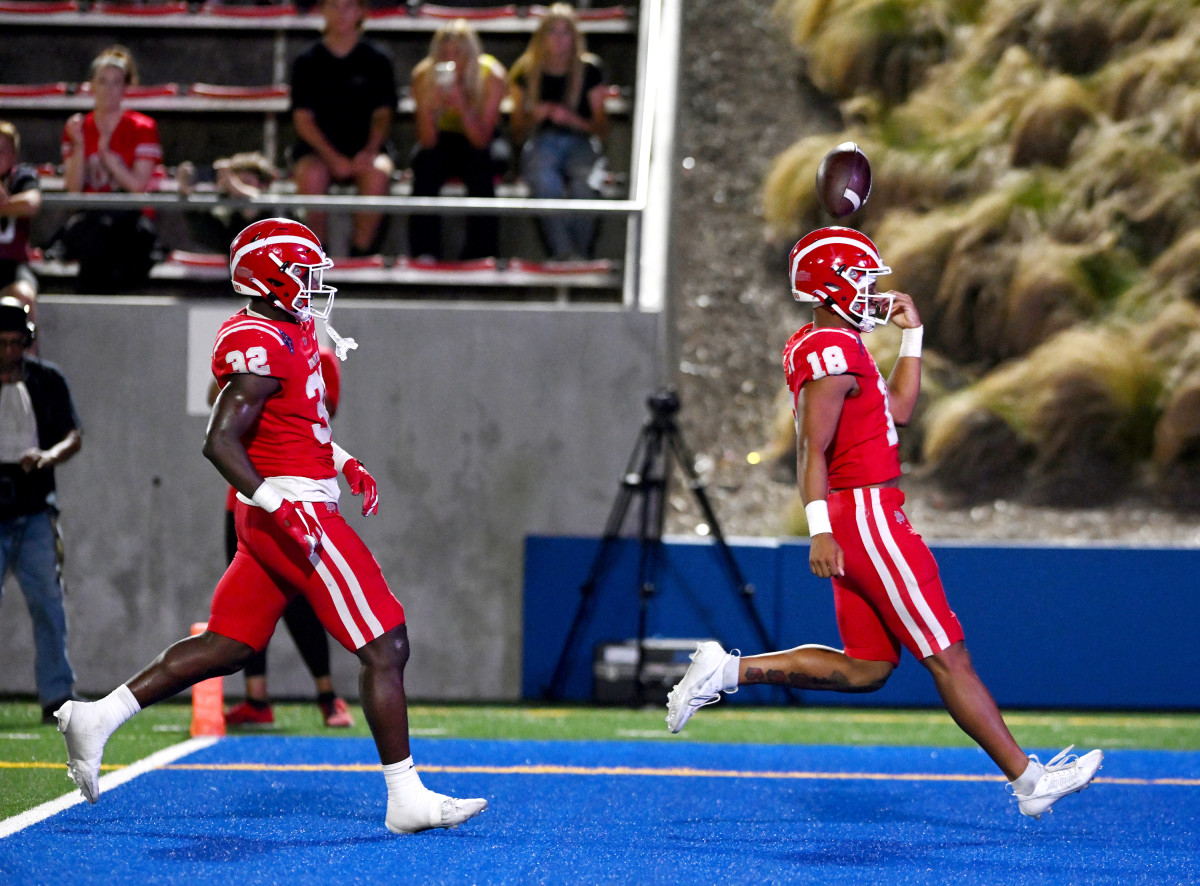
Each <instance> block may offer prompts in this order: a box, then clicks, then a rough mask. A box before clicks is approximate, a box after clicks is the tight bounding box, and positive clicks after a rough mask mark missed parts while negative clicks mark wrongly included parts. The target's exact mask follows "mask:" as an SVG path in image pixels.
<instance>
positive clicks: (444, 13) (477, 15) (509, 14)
mask: <svg viewBox="0 0 1200 886" xmlns="http://www.w3.org/2000/svg"><path fill="white" fill-rule="evenodd" d="M417 15H418V16H421V17H422V18H436V19H456V18H465V19H467V20H468V21H487V20H491V19H498V18H516V17H517V7H516V6H438V5H437V4H434V3H422V4H421V5H420V6H418V7H417Z"/></svg>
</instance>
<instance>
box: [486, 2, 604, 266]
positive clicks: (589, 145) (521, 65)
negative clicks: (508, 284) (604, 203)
mask: <svg viewBox="0 0 1200 886" xmlns="http://www.w3.org/2000/svg"><path fill="white" fill-rule="evenodd" d="M509 82H510V84H511V90H510V93H511V96H512V131H513V138H514V139H515V140H516V141H517V142H524V147H523V148H522V151H521V174H522V176H523V177H524V179H525V181H526V182H527V183H528V184H529V190H530V194H531V196H533V197H543V198H561V197H569V198H574V199H594V198H596V197H598V196H599V191H598V190H597V188H596V187H595V186H594V183H593V180H594V178H595V177H596V176H597V175H599V174H600V173H602V171H603V164H604V154H603V148H602V140H603V139H604V137H605V136H606V135H607V134H608V116H607V115H606V113H605V110H604V97H605V94H606V93H607V91H608V90H607V86H606V85H605V77H604V72H603V70H602V69H601V66H600V60H599V59H598V58H597V57H596V56H594V55H592V54H591V53H590V52H588V51H587V46H586V43H585V40H584V36H583V32H582V31H580V29H579V21H578V18H577V17H576V15H575V9H574V7H572V6H571V5H570V4H567V3H555V4H554V5H553V6H551V7H550V8H549V9H548V10H547V11H546V14H545V15H544V16H543V17H542V20H541V22H540V23H539V24H538V27H537V30H535V31H534V32H533V37H532V38H531V39H530V41H529V46H528V48H526V50H525V52H524V53H523V54H522V55H521V57H520V58H518V59H517V61H516V62H515V63H514V64H513V66H512V72H511V73H510V75H509ZM540 222H541V228H542V236H543V238H544V239H545V241H546V247H547V249H548V250H549V251H550V254H551V256H552V257H553V258H555V259H569V258H579V257H586V256H588V255H590V254H591V249H592V241H593V240H594V238H595V232H596V220H595V219H594V218H591V217H588V216H561V215H555V216H547V217H544V218H542V219H540Z"/></svg>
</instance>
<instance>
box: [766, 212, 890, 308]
mask: <svg viewBox="0 0 1200 886" xmlns="http://www.w3.org/2000/svg"><path fill="white" fill-rule="evenodd" d="M788 270H789V276H790V277H791V280H792V297H793V298H795V299H796V301H802V302H817V303H819V304H821V305H823V306H824V307H827V308H829V309H830V310H831V311H833V312H834V313H835V314H837V315H838V316H839V317H841V318H842V319H843V320H845V321H846V322H848V323H850V324H851V325H852V326H853V327H854V328H855V329H857V330H858V331H859V332H870V331H871V330H872V329H874V328H875V324H877V323H886V322H887V321H888V314H889V313H891V310H892V296H891V295H890V294H881V293H877V292H876V291H875V278H876V277H882V276H883V275H885V274H890V273H891V272H892V269H891V268H889V267H887V266H886V265H884V263H883V260H882V259H881V258H880V257H879V250H878V249H876V248H875V244H874V243H872V242H871V239H870V238H869V237H867V236H866V235H865V234H861V233H859V232H858V231H856V230H854V229H853V228H840V227H830V228H819V229H818V230H815V231H813V232H811V233H809V234H806V235H805V236H803V237H801V238H800V240H799V241H798V242H797V243H796V245H795V246H793V247H792V253H791V256H790V257H789V258H788Z"/></svg>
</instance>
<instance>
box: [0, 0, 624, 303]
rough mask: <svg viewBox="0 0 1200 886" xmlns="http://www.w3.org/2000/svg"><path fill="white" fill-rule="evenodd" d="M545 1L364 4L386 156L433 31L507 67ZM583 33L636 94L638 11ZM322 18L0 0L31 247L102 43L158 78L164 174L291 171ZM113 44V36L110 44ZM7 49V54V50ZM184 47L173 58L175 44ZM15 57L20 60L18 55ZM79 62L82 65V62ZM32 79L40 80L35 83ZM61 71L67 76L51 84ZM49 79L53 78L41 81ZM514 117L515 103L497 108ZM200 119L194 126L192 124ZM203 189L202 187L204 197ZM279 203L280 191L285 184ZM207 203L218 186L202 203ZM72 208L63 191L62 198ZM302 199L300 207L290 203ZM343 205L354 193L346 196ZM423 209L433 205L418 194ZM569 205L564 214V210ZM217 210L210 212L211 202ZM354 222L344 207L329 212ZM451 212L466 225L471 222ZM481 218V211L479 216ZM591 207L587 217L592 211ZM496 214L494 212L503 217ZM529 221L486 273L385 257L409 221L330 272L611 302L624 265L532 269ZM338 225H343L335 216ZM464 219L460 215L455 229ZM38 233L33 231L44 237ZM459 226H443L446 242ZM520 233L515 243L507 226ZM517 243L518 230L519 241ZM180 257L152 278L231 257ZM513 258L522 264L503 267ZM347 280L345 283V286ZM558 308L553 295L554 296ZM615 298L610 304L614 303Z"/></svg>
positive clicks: (138, 104) (398, 247)
mask: <svg viewBox="0 0 1200 886" xmlns="http://www.w3.org/2000/svg"><path fill="white" fill-rule="evenodd" d="M546 8H547V7H546V6H538V5H532V6H524V5H520V6H518V5H515V4H492V5H486V6H485V5H481V6H476V7H465V6H453V5H442V4H424V3H408V4H405V3H404V2H399V3H397V4H396V5H394V6H388V7H373V8H371V9H370V10H369V17H368V21H367V22H366V24H365V27H366V29H367V31H368V37H369V39H372V40H375V41H377V42H382V43H383V44H384V45H385V47H387V48H388V49H389V50H390V51H391V52H392V54H393V57H394V59H395V64H396V71H397V78H398V81H399V83H400V84H401V86H402V90H401V92H402V94H401V98H400V101H399V104H398V108H397V111H398V115H397V123H396V128H395V132H394V134H393V135H394V140H393V141H394V145H395V147H396V149H397V150H396V152H395V156H397V158H398V159H401V164H402V162H403V161H402V158H403V157H404V156H406V155H407V149H408V148H409V147H410V146H411V144H412V143H413V141H414V139H415V124H414V123H413V120H412V114H413V110H414V105H413V102H412V99H411V96H410V95H409V94H408V93H407V91H406V89H405V88H404V87H406V86H407V72H408V71H409V70H411V66H412V65H413V64H415V62H416V61H417V60H418V59H419V58H420V57H422V56H423V55H424V54H425V51H426V49H427V47H428V41H429V37H430V35H431V33H432V32H433V31H434V30H435V29H436V28H438V27H439V26H441V25H442V24H444V23H445V21H446V20H448V19H451V18H457V17H463V18H468V19H470V20H471V21H472V23H473V26H474V27H475V28H476V30H478V31H479V32H480V34H481V36H482V37H483V38H484V43H485V48H486V49H488V51H491V52H493V53H494V54H496V55H497V56H498V57H500V58H501V59H502V60H503V61H505V62H506V63H511V62H512V61H513V60H514V59H515V57H516V55H517V54H519V52H520V51H521V50H522V49H523V48H524V45H525V43H526V41H527V40H528V36H529V34H530V33H531V32H532V31H533V29H534V28H535V27H536V26H537V23H538V20H539V17H540V16H541V15H543V14H544V13H545V10H546ZM579 12H580V18H581V24H582V27H583V29H584V31H585V32H586V33H587V34H588V38H589V42H590V43H591V48H592V49H593V50H595V51H597V52H598V53H599V54H600V55H601V57H602V58H604V59H605V62H606V65H607V67H608V69H609V73H610V76H611V77H613V79H614V80H615V81H616V82H617V83H625V84H632V83H633V82H634V81H635V78H636V73H637V66H636V55H637V29H638V14H637V9H636V7H635V8H629V7H626V6H623V5H619V6H604V7H596V8H581V9H580V10H579ZM320 22H321V19H320V16H319V15H317V14H316V13H315V12H314V11H312V9H311V7H309V8H308V9H306V10H303V11H302V10H301V9H299V8H298V7H296V6H295V5H292V4H286V3H281V4H273V5H255V4H228V5H227V4H222V3H217V2H202V3H190V4H189V3H187V2H182V0H158V2H151V3H140V2H120V0H81V2H76V0H0V25H3V26H4V27H5V28H6V30H7V31H8V32H9V34H10V35H16V36H17V39H15V40H14V39H12V38H11V36H10V39H9V40H8V41H4V42H3V44H0V72H3V73H0V77H3V78H5V79H20V78H21V77H22V76H27V77H28V78H29V80H30V81H34V80H38V79H40V80H41V81H42V82H28V83H22V82H16V83H8V84H0V117H5V118H10V119H13V120H14V121H15V122H17V125H18V127H19V128H20V129H21V132H22V140H23V145H22V148H23V150H22V153H23V159H25V160H26V161H27V162H34V163H35V164H37V165H38V166H39V172H40V174H42V176H43V190H44V191H45V192H46V193H47V195H48V199H47V201H46V207H45V209H44V210H43V213H42V215H41V216H40V217H39V219H38V220H35V241H37V240H38V239H39V235H40V239H41V241H42V242H44V241H45V240H46V239H47V235H48V233H50V232H52V231H53V230H54V228H56V227H57V225H58V224H60V223H61V221H62V220H64V219H65V216H66V213H68V212H70V211H72V204H71V203H70V202H69V201H67V202H56V201H55V200H53V199H50V198H52V197H53V196H55V192H56V191H59V192H60V191H61V177H60V173H59V169H58V167H57V161H58V154H59V139H60V136H61V131H62V125H63V121H64V120H65V118H66V116H68V115H69V114H70V113H73V112H76V111H84V110H89V109H90V108H91V107H92V98H91V96H90V94H89V93H90V87H89V84H87V83H86V82H83V83H80V82H78V78H80V77H81V76H82V75H84V74H85V73H86V70H85V68H86V60H87V59H90V58H91V57H92V56H93V54H94V52H95V51H96V50H98V49H99V48H102V47H103V46H104V45H108V44H109V43H111V42H121V43H124V44H126V45H128V46H130V47H131V49H132V50H133V53H134V56H135V58H137V60H138V63H139V67H140V68H141V73H142V77H143V80H146V78H148V77H153V78H154V79H155V82H150V83H145V84H144V85H142V86H139V87H133V88H130V90H129V91H128V92H127V97H126V104H127V106H128V107H130V108H133V109H136V110H141V111H144V112H146V113H149V114H151V115H152V116H154V117H155V119H156V120H157V121H158V124H159V131H160V134H161V135H162V140H163V148H164V157H165V159H166V162H167V163H168V164H170V165H171V166H174V164H177V163H179V162H181V161H183V160H185V159H186V160H190V161H192V162H194V163H196V164H197V165H205V164H209V163H211V162H212V161H213V160H214V159H215V158H216V157H218V156H222V155H228V154H229V153H233V152H234V151H237V150H253V149H255V148H259V149H261V150H263V151H264V152H265V153H266V154H267V155H268V156H270V157H272V158H273V159H274V160H275V162H276V163H277V164H279V165H280V166H283V167H285V166H286V158H285V157H284V148H285V147H286V146H287V145H288V144H290V142H291V140H292V138H293V135H292V133H291V122H290V118H289V115H288V114H287V113H286V112H287V108H288V105H289V88H288V85H287V83H286V82H285V81H286V79H287V71H288V68H289V66H290V59H291V58H292V57H294V55H295V54H296V53H297V52H299V51H300V49H302V48H303V47H304V46H306V45H308V44H309V43H311V42H312V41H313V40H314V39H316V37H317V31H318V29H319V26H320ZM114 35H119V38H118V40H117V41H114V40H113V39H112V38H113V36H114ZM5 44H7V48H6V46H5ZM185 45H186V46H187V51H186V52H181V51H180V47H181V46H185ZM17 47H19V49H18V48H17ZM24 53H29V54H31V55H33V56H41V57H43V58H44V59H45V60H46V61H44V62H43V63H41V64H40V65H27V64H25V63H24V62H22V64H20V65H17V64H12V63H11V62H12V61H13V60H15V59H17V58H18V57H20V58H23V54H24ZM52 58H57V59H67V60H68V61H67V64H69V65H70V69H69V70H68V69H67V68H64V67H62V66H60V65H59V64H55V63H51V62H50V61H49V60H50V59H52ZM81 60H84V61H81ZM39 74H40V78H39ZM56 74H69V75H70V76H73V77H74V78H76V79H75V80H72V79H70V76H69V77H68V78H66V79H61V80H60V79H56V77H55V75H56ZM47 75H49V76H47ZM633 94H634V90H633V88H632V86H625V87H623V88H620V87H616V86H614V87H613V88H612V90H611V94H610V95H609V97H608V99H607V101H606V106H607V109H608V112H609V115H610V117H612V118H613V120H614V127H613V135H612V137H611V139H610V143H609V149H608V151H607V153H608V156H609V161H610V167H611V168H612V169H614V170H616V172H615V173H611V174H610V175H609V177H608V179H607V183H606V187H605V196H606V197H609V198H615V199H616V200H618V201H619V200H621V199H625V198H627V193H626V192H627V186H626V183H627V181H628V179H629V174H628V171H627V170H628V169H629V164H630V162H631V160H630V155H631V151H632V143H633V137H632V130H633V127H634V125H635V120H634V117H633V114H632V110H633ZM502 110H503V112H504V113H505V114H507V113H508V111H509V108H508V100H507V99H506V100H505V104H504V106H503V107H502ZM197 123H199V125H197ZM157 184H158V188H159V190H161V191H166V192H172V191H174V190H175V182H174V179H173V178H172V177H171V175H170V174H169V171H168V170H166V169H164V170H162V174H161V175H160V176H159V177H158V180H157ZM200 190H201V191H203V190H204V187H203V186H201V188H200ZM283 191H284V192H285V193H286V192H287V189H286V188H283ZM209 194H210V196H209V200H210V201H211V199H212V197H211V191H210V192H209ZM390 194H391V197H392V198H394V200H398V201H404V200H410V199H411V200H415V198H411V196H410V195H411V187H410V183H409V181H408V180H407V178H406V177H405V176H404V175H403V174H400V175H397V178H396V180H395V181H394V182H393V187H392V189H391V192H390ZM443 194H444V195H445V196H446V197H447V198H450V199H451V200H453V199H454V198H457V197H459V196H460V195H462V194H463V190H462V188H461V185H459V184H455V183H451V184H450V185H449V186H448V187H447V188H446V189H444V191H443ZM58 196H61V197H67V196H68V195H61V194H59V195H58ZM497 197H498V199H499V200H500V201H501V202H502V201H504V200H509V201H512V200H523V199H525V198H527V197H528V191H527V189H526V188H525V187H524V185H523V183H521V182H519V181H515V182H514V181H510V180H508V179H504V180H502V181H499V182H498V186H497ZM293 199H295V198H293ZM343 199H347V198H343ZM423 199H425V200H429V199H431V198H423ZM567 202H569V201H564V209H566V210H568V211H570V209H571V207H570V206H569V205H566V204H567ZM208 205H209V206H211V205H212V204H211V202H210V203H209V204H208ZM155 208H156V211H157V212H158V215H159V219H160V222H162V223H163V226H164V232H166V231H167V228H169V227H170V228H172V230H173V231H174V232H176V233H177V232H178V231H180V230H182V229H183V225H182V218H183V217H182V215H181V214H180V211H181V210H182V211H187V210H189V209H194V208H195V207H193V206H191V205H190V204H189V203H188V202H187V201H180V202H178V203H171V204H169V205H168V204H156V206H155ZM613 209H614V210H617V211H616V212H615V213H614V214H612V215H610V216H608V217H609V218H610V219H612V221H611V223H608V222H606V223H605V224H604V225H602V227H601V248H600V253H601V254H602V255H606V256H618V255H620V254H621V253H622V251H623V249H624V244H625V242H626V234H625V213H626V212H627V211H628V210H626V209H622V208H619V207H616V206H614V207H613ZM331 211H332V212H333V213H334V216H335V220H336V218H337V213H339V212H342V213H344V212H347V211H349V210H348V209H346V208H344V207H339V208H334V209H332V210H331ZM384 211H386V212H388V213H389V214H392V215H398V216H401V218H404V217H407V216H408V215H409V213H408V212H406V211H404V208H403V207H397V206H395V205H391V206H388V207H387V208H386V209H385V210H384ZM429 211H430V209H429V208H428V206H425V207H424V208H415V209H414V210H413V214H415V215H419V214H421V212H425V213H428V212H429ZM470 211H472V210H470V209H469V208H460V209H459V210H458V212H457V213H455V212H453V211H452V212H451V215H455V214H458V215H461V214H462V213H464V212H470ZM474 211H480V210H478V209H476V210H474ZM591 211H594V210H591ZM499 214H501V215H502V216H504V213H503V212H500V213H499ZM527 216H528V213H524V214H522V213H520V212H517V213H515V214H509V215H507V216H505V217H506V218H507V220H506V221H505V222H504V224H503V225H502V243H501V251H502V252H503V253H505V257H502V258H500V259H499V260H494V261H492V262H491V264H490V265H489V264H487V263H484V264H483V265H480V264H479V263H453V262H451V263H445V262H439V263H434V264H432V265H430V264H425V263H421V262H414V261H410V260H408V259H405V258H403V257H402V256H401V257H399V258H394V257H392V256H393V255H395V254H397V253H401V252H403V251H404V247H403V241H402V239H401V238H402V230H403V227H402V226H393V230H392V234H391V235H390V236H391V238H392V239H391V242H390V244H389V245H388V247H387V248H385V250H384V252H385V255H386V257H379V256H377V257H372V258H371V260H370V261H368V262H367V263H365V264H361V263H356V264H354V265H353V266H350V265H348V264H347V263H346V262H345V261H340V262H339V267H338V268H337V269H336V272H335V273H336V276H339V277H341V278H342V279H343V280H345V281H346V282H354V283H363V284H365V285H370V284H372V283H379V284H385V285H387V286H389V287H394V286H396V285H400V286H407V285H412V286H418V287H420V286H425V285H427V284H428V285H431V286H433V287H437V286H445V287H458V286H461V285H463V284H469V285H470V286H480V287H494V288H514V289H516V288H531V289H536V290H539V291H545V290H555V289H559V290H561V289H562V288H568V289H570V290H572V291H574V290H587V289H591V290H593V291H600V290H611V291H612V293H614V294H615V293H619V291H620V288H621V285H622V279H621V278H622V275H621V272H620V268H621V266H622V264H623V262H622V261H621V260H619V259H618V258H605V259H602V260H599V261H597V262H579V263H568V264H566V265H563V264H557V263H553V262H539V261H537V260H534V259H530V258H525V257H523V256H526V255H529V254H536V253H538V252H540V247H539V246H538V244H537V241H536V239H535V238H534V236H533V235H534V231H535V229H534V226H533V224H532V220H531V219H529V218H528V217H527ZM342 218H343V219H344V216H342ZM455 221H457V220H455ZM38 226H41V230H40V231H39V229H38ZM454 228H455V225H454V224H451V225H450V226H449V227H448V229H447V230H448V231H449V233H448V234H447V236H449V237H451V238H453V237H454V236H456V234H455V233H454ZM514 230H515V231H517V232H518V233H513V231H514ZM522 232H523V233H522ZM167 242H168V243H170V244H171V245H173V246H180V247H185V248H182V249H178V250H176V251H174V252H172V254H171V257H170V259H169V260H168V261H166V262H163V263H162V264H160V265H159V266H157V267H156V268H155V270H154V274H153V277H154V279H155V280H156V281H163V282H177V281H178V282H186V281H192V280H203V279H205V278H206V277H207V278H208V279H213V280H220V279H222V278H223V277H224V275H225V273H226V271H225V268H224V258H223V257H221V256H217V257H216V263H215V264H214V260H213V257H212V256H208V255H207V254H206V253H203V252H196V251H194V250H192V249H188V248H186V247H187V246H188V245H189V244H188V243H187V242H186V238H179V237H167ZM516 255H520V256H522V257H520V258H514V257H512V256H516ZM37 269H38V270H39V271H40V272H41V273H42V274H44V275H46V276H47V277H49V278H52V279H53V278H55V277H58V276H61V275H69V274H71V273H72V271H73V269H72V268H71V267H70V266H64V265H61V264H59V263H55V262H47V261H44V260H39V262H38V264H37ZM345 275H349V276H345ZM555 297H561V291H560V292H559V293H558V294H557V295H556V296H555ZM610 297H611V296H610Z"/></svg>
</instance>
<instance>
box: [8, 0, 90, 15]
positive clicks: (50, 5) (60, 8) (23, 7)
mask: <svg viewBox="0 0 1200 886" xmlns="http://www.w3.org/2000/svg"><path fill="white" fill-rule="evenodd" d="M0 12H11V13H16V14H18V15H49V14H54V13H64V12H79V4H78V3H76V2H75V0H62V2H43V0H0Z"/></svg>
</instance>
